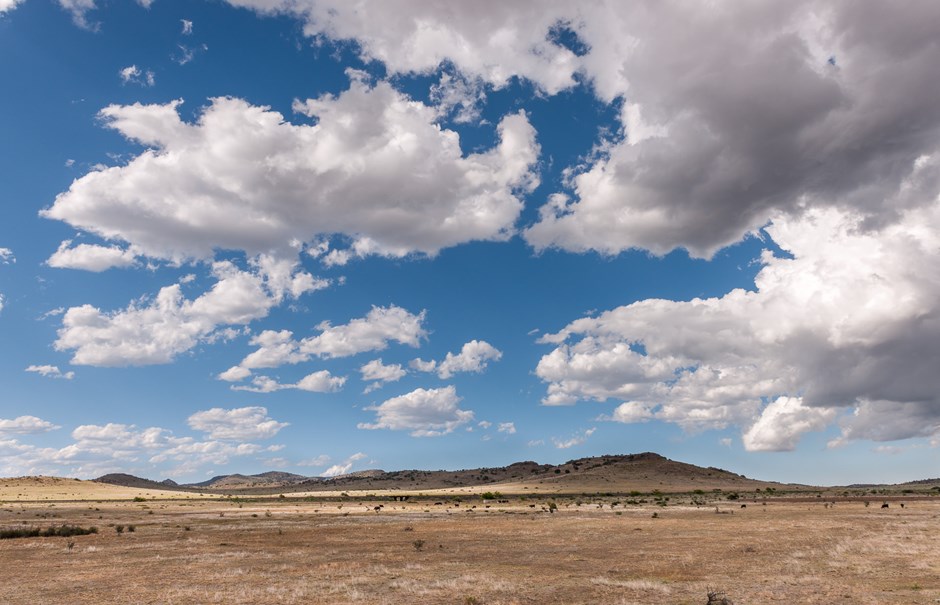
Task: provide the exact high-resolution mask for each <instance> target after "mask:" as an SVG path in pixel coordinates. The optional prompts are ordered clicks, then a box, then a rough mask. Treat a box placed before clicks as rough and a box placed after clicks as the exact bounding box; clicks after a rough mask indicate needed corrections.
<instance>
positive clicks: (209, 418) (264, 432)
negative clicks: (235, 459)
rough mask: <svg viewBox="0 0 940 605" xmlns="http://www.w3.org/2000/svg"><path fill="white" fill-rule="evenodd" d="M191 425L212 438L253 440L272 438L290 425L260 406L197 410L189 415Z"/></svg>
mask: <svg viewBox="0 0 940 605" xmlns="http://www.w3.org/2000/svg"><path fill="white" fill-rule="evenodd" d="M188 423H189V426H190V427H191V428H193V429H195V430H197V431H202V432H203V433H207V434H208V435H209V437H210V438H211V439H223V440H226V439H227V440H237V441H244V440H251V439H270V438H271V437H274V436H275V435H276V434H277V433H278V431H280V430H281V429H282V428H284V427H286V426H288V423H286V422H278V421H276V420H273V419H272V418H270V417H269V416H268V410H267V408H264V407H260V406H252V407H244V408H234V409H224V408H212V409H209V410H204V411H201V412H196V413H195V414H193V415H192V416H190V417H189V420H188Z"/></svg>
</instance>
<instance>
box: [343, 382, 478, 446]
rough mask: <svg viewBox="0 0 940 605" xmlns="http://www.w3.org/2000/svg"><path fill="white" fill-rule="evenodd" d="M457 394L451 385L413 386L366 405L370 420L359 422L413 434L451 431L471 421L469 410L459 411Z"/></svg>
mask: <svg viewBox="0 0 940 605" xmlns="http://www.w3.org/2000/svg"><path fill="white" fill-rule="evenodd" d="M459 404H460V397H458V396H457V390H456V389H455V388H454V387H452V386H447V387H443V388H440V389H415V390H414V391H411V392H410V393H406V394H405V395H400V396H398V397H393V398H391V399H387V400H385V401H384V402H383V403H382V404H381V405H378V406H373V407H369V408H366V409H368V410H372V411H374V412H375V414H376V421H375V422H374V423H367V422H362V423H360V424H359V425H358V426H359V428H361V429H389V430H393V431H411V435H412V436H413V437H433V436H438V435H446V434H447V433H451V432H453V431H454V429H456V428H457V427H459V426H461V425H462V424H466V423H467V422H470V421H471V420H473V412H471V411H469V410H461V409H460V408H458V407H457V406H458V405H459Z"/></svg>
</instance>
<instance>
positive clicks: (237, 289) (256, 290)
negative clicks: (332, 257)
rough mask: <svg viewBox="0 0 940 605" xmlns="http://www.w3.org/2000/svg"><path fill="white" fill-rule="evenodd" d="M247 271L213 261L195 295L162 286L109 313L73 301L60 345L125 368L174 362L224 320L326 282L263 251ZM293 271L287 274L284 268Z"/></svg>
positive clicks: (86, 359) (262, 311)
mask: <svg viewBox="0 0 940 605" xmlns="http://www.w3.org/2000/svg"><path fill="white" fill-rule="evenodd" d="M252 265H253V267H252V270H249V271H244V270H241V269H239V268H238V267H237V266H235V265H234V264H233V263H231V262H229V261H219V262H216V263H213V265H212V272H213V274H214V275H215V277H216V279H217V281H216V283H215V285H214V286H213V287H212V288H211V289H210V290H209V291H208V292H205V293H204V294H202V295H200V296H198V297H197V298H195V299H192V300H189V299H187V298H186V297H185V296H184V295H183V291H182V286H181V285H180V284H174V285H172V286H166V287H164V288H161V289H160V292H159V293H158V294H157V296H156V297H155V298H154V299H153V300H150V301H147V300H142V301H137V302H132V303H131V304H130V305H129V306H128V307H127V308H126V309H123V310H120V311H115V312H111V313H108V312H104V311H102V310H100V309H98V308H96V307H93V306H92V305H87V304H86V305H82V306H79V307H72V308H70V309H68V310H67V311H66V312H65V315H64V316H63V318H62V328H61V329H60V330H59V332H58V339H57V340H56V342H55V348H56V350H59V351H73V356H72V363H74V364H77V365H93V366H126V365H149V364H159V363H169V362H170V361H172V360H173V358H174V357H175V356H176V355H178V354H180V353H183V352H185V351H188V350H190V349H192V348H193V347H194V346H196V345H197V344H198V343H200V342H203V341H207V340H211V339H212V338H213V337H214V335H215V334H217V329H218V328H219V327H220V326H225V325H242V324H247V323H249V322H251V321H252V320H255V319H258V318H261V317H264V316H266V315H267V314H268V312H269V310H270V309H271V308H272V307H274V306H276V305H277V304H279V303H280V302H281V301H282V300H283V299H284V298H285V296H288V295H290V296H298V295H300V294H302V293H304V292H306V291H309V290H314V289H317V288H322V287H325V285H326V283H325V282H323V281H320V280H315V279H314V278H313V277H312V276H311V275H309V274H308V273H306V272H303V271H297V270H296V267H294V266H293V264H291V263H289V262H286V261H277V262H269V259H267V258H266V257H261V258H260V259H258V260H255V261H253V262H252ZM285 267H286V272H287V273H288V274H289V275H290V276H291V277H290V279H287V280H285V279H284V271H285Z"/></svg>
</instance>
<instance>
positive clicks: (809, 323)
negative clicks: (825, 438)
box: [537, 202, 940, 449]
mask: <svg viewBox="0 0 940 605" xmlns="http://www.w3.org/2000/svg"><path fill="white" fill-rule="evenodd" d="M864 225H865V219H864V217H863V216H862V215H860V214H857V213H855V214H853V213H847V212H842V211H837V210H835V209H829V210H817V211H811V212H807V214H806V215H805V216H804V217H802V218H801V219H793V218H788V217H783V218H780V219H778V220H777V221H775V222H774V224H773V225H772V226H770V227H769V228H768V229H767V231H768V233H769V234H770V236H771V237H772V238H773V239H774V241H775V242H776V243H777V244H779V245H780V246H781V247H782V248H783V249H784V250H786V251H788V252H789V253H790V254H792V258H791V257H778V256H774V255H772V254H771V253H770V252H766V253H765V255H764V258H763V262H764V267H763V268H762V269H761V271H760V272H759V274H758V275H757V278H756V282H755V285H756V290H755V291H745V290H734V291H732V292H730V293H728V294H727V295H725V296H722V297H720V298H708V299H693V300H691V301H687V302H681V301H669V300H655V299H651V300H643V301H639V302H636V303H633V304H631V305H627V306H624V307H619V308H617V309H614V310H612V311H608V312H606V313H602V314H601V315H599V316H597V317H587V318H583V319H579V320H577V321H574V322H572V323H571V324H570V325H568V326H567V327H566V328H564V329H563V330H562V331H561V332H559V333H558V334H553V335H549V336H546V337H544V338H543V342H549V343H554V344H556V345H557V347H556V348H555V349H554V350H553V351H551V352H550V353H548V354H546V355H545V356H544V357H543V358H542V360H541V361H540V362H539V365H538V368H537V374H538V375H539V376H540V377H541V378H542V379H543V380H545V381H546V382H548V383H549V384H548V394H547V396H546V398H545V399H544V402H545V403H546V404H549V405H553V404H554V405H559V404H570V403H574V402H575V401H577V400H597V401H606V400H609V399H615V400H618V399H619V400H621V401H624V403H623V404H622V405H621V406H620V407H619V408H618V409H617V410H615V412H614V414H613V415H612V416H611V418H610V419H612V420H619V421H623V422H642V421H646V420H649V419H651V418H657V419H660V420H664V421H669V422H675V423H677V424H679V425H681V426H683V427H685V428H686V429H689V430H698V429H702V428H711V427H723V426H727V425H729V424H734V425H738V426H741V427H742V428H743V429H746V431H745V438H744V444H745V446H746V447H748V448H749V449H791V448H792V447H794V445H795V443H796V441H797V439H798V438H799V436H800V435H801V434H802V433H803V432H805V431H809V430H820V429H821V428H824V427H825V426H827V425H828V424H830V423H831V422H832V421H833V420H834V419H836V417H837V414H838V419H837V422H838V423H839V424H840V425H841V426H842V431H843V437H842V438H841V440H843V441H844V440H846V439H858V438H868V439H876V440H890V439H903V438H909V437H917V436H930V435H935V434H937V432H938V431H940V397H938V393H940V375H938V373H937V372H936V367H937V365H936V364H937V355H936V346H935V343H936V342H937V341H938V339H940V308H938V300H940V277H938V275H937V272H936V271H935V270H934V269H933V267H935V266H936V264H937V263H938V262H940V203H937V202H934V203H933V204H932V205H930V206H927V207H923V208H918V209H913V210H908V211H906V212H904V213H903V214H902V215H901V217H900V218H899V219H898V221H897V222H896V223H894V224H891V225H889V226H885V227H883V228H882V229H880V230H879V231H869V230H866V229H865V228H864ZM762 402H772V403H770V404H769V405H767V406H766V407H764V406H763V404H762ZM840 410H841V411H842V413H840ZM850 410H854V411H853V412H852V413H847V412H848V411H850Z"/></svg>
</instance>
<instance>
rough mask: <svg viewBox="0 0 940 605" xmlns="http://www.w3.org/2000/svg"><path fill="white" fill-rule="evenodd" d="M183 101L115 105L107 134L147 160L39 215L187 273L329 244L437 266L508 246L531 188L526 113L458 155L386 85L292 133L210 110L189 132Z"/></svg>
mask: <svg viewBox="0 0 940 605" xmlns="http://www.w3.org/2000/svg"><path fill="white" fill-rule="evenodd" d="M180 103H181V101H174V102H171V103H168V104H166V105H140V104H135V105H130V106H117V105H112V106H109V107H107V108H105V109H103V110H102V111H101V118H102V119H103V120H104V121H105V123H106V124H107V125H108V126H109V127H111V128H113V129H115V130H117V131H118V132H120V133H121V134H123V135H124V136H125V137H127V138H128V139H132V140H135V141H138V142H140V143H141V144H143V145H146V146H148V147H149V149H148V150H147V151H144V152H143V153H141V154H140V155H138V156H137V157H135V158H133V159H132V160H131V161H129V162H128V163H127V164H126V165H123V166H112V167H110V168H105V169H102V170H100V171H96V172H91V173H89V174H87V175H85V176H83V177H82V178H80V179H78V180H76V181H75V182H73V183H72V185H71V187H70V188H69V190H68V191H66V192H64V193H62V194H60V195H59V196H58V197H57V198H56V201H55V203H54V204H53V205H52V206H51V207H50V208H47V209H45V210H44V211H43V212H42V215H43V216H45V217H48V218H54V219H59V220H63V221H66V222H67V223H69V224H70V225H72V226H74V227H76V228H79V229H82V230H85V231H89V232H92V233H95V234H97V235H99V236H101V237H103V238H105V239H108V240H114V241H118V242H124V243H127V244H130V245H131V246H132V247H133V249H134V250H135V252H138V253H139V254H142V255H146V256H150V257H155V258H162V259H170V260H174V261H182V260H187V259H192V258H200V259H208V258H212V256H213V253H214V251H215V250H217V249H233V250H242V251H245V252H247V253H248V254H249V255H251V256H254V255H257V254H261V253H268V252H276V253H279V254H280V255H281V256H284V255H285V254H286V255H288V256H294V255H295V254H296V250H295V249H294V248H293V247H292V246H294V245H296V242H298V241H299V242H314V241H316V240H318V238H321V237H324V236H329V235H332V234H343V235H345V236H348V237H349V238H350V239H351V245H350V250H351V252H348V254H356V255H365V254H383V255H390V256H404V255H407V254H411V253H416V252H417V253H426V254H432V255H433V254H435V253H437V252H438V251H439V250H440V249H441V248H445V247H448V246H454V245H457V244H460V243H463V242H468V241H472V240H501V239H506V238H508V237H509V236H510V235H511V234H512V232H513V225H514V222H515V221H516V218H517V217H518V215H519V212H520V210H521V208H522V202H521V201H520V200H519V199H518V198H517V195H516V191H517V190H519V191H527V190H530V189H531V188H532V187H533V186H534V185H535V183H536V177H535V176H534V173H533V172H532V171H531V168H532V165H533V163H534V162H535V161H536V158H537V155H538V151H539V149H538V145H537V144H536V142H535V132H534V130H533V128H532V126H531V125H530V124H529V123H528V121H527V119H526V117H525V115H524V114H522V113H518V114H512V115H508V116H506V117H505V118H503V120H502V121H501V122H500V124H499V127H498V130H499V138H500V140H499V143H498V144H497V145H496V146H495V147H493V148H492V149H490V150H488V151H484V152H481V153H473V154H470V155H467V156H464V155H463V153H462V152H461V149H460V143H459V139H458V136H457V134H456V133H455V132H453V131H449V130H444V129H442V128H440V127H439V126H438V125H437V123H436V120H437V113H436V112H437V110H436V109H434V108H432V107H428V106H426V105H423V104H421V103H419V102H416V101H412V100H410V99H409V98H408V97H406V96H404V95H402V94H401V93H399V92H396V91H395V90H394V89H392V87H391V86H390V85H389V84H388V83H385V82H379V83H378V84H376V85H375V86H370V85H369V84H367V83H365V82H364V81H362V80H361V79H359V77H358V76H356V77H354V78H353V81H352V84H351V87H350V88H349V90H347V91H345V92H343V93H342V94H340V95H338V96H332V95H326V96H323V97H320V98H318V99H309V100H307V101H306V102H303V103H301V102H297V103H296V104H295V109H296V110H297V111H298V112H300V113H303V114H306V115H308V116H310V117H314V118H316V120H317V123H316V124H315V125H303V124H291V123H288V122H286V121H285V120H284V117H283V116H282V115H281V114H279V113H277V112H275V111H272V110H270V109H269V108H267V107H258V106H253V105H250V104H248V103H247V102H245V101H243V100H240V99H234V98H216V99H213V100H212V101H211V103H210V105H209V106H208V107H207V108H206V109H205V110H204V111H203V112H202V115H201V116H200V118H199V120H198V122H197V123H195V124H190V123H186V122H184V121H183V120H182V119H181V118H180V115H179V112H178V108H179V104H180Z"/></svg>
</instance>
